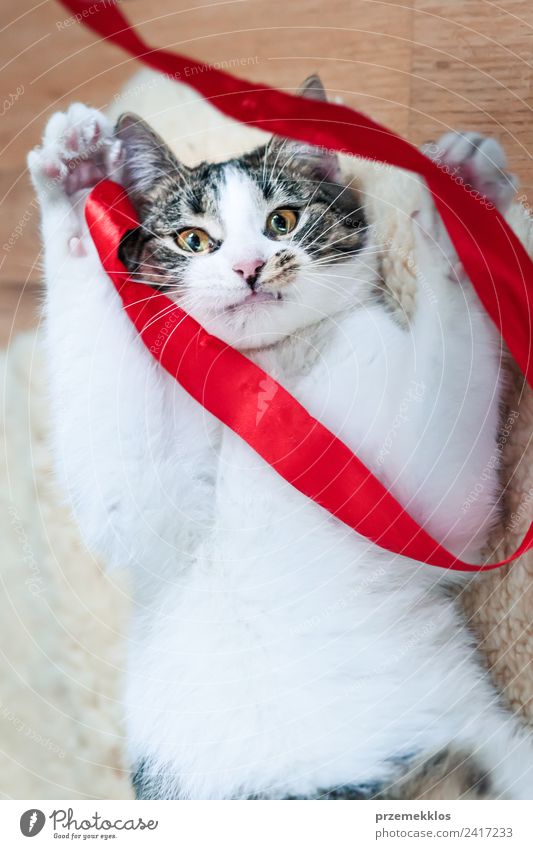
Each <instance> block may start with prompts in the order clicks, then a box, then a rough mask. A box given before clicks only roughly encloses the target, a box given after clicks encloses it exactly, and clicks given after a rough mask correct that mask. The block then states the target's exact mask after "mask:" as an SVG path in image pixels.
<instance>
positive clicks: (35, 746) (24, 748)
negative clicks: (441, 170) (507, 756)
mask: <svg viewBox="0 0 533 849" xmlns="http://www.w3.org/2000/svg"><path fill="white" fill-rule="evenodd" d="M128 110H130V111H134V112H137V113H139V114H141V115H143V117H145V118H146V119H147V120H148V121H150V123H152V125H153V126H154V127H155V128H156V129H157V130H158V131H159V132H160V133H161V135H163V137H164V138H165V139H166V140H167V141H168V143H169V144H171V145H172V146H173V147H174V149H175V150H176V152H177V153H178V155H180V156H181V158H182V159H183V160H184V161H186V162H187V163H188V164H194V163H195V162H197V161H199V160H200V159H212V160H215V159H216V160H221V159H225V158H227V157H228V156H230V155H235V154H237V153H239V152H242V151H244V150H246V149H249V148H250V147H253V146H254V144H257V142H258V141H259V139H260V138H261V134H260V133H258V132H257V131H254V130H251V129H249V128H242V127H240V126H238V125H235V124H233V123H232V122H230V121H229V120H228V119H225V118H223V117H221V116H220V115H219V114H218V113H216V112H215V111H214V110H213V109H212V108H210V107H209V106H208V105H206V104H204V103H203V102H202V101H201V100H200V99H199V98H198V97H197V96H196V95H194V94H193V93H192V92H191V91H190V90H189V89H187V88H186V87H185V86H181V85H178V84H176V83H174V82H171V81H170V80H162V79H161V78H158V77H157V76H156V75H155V74H152V73H150V72H141V73H140V74H138V75H137V76H136V77H135V78H134V79H133V80H132V81H131V83H130V84H129V86H128V87H127V89H126V90H125V91H124V92H123V93H122V94H120V95H119V96H117V98H116V100H115V103H114V104H113V107H112V110H111V112H112V114H113V116H116V115H118V114H119V113H120V112H123V111H128ZM345 168H346V169H347V170H349V171H350V172H351V173H352V176H353V177H354V178H355V179H356V180H358V181H359V182H360V183H361V185H362V186H363V187H365V189H366V192H367V197H369V198H370V199H371V200H370V214H371V217H372V218H373V219H374V221H375V222H376V224H377V226H378V227H379V230H380V236H381V237H382V241H383V243H384V245H385V248H384V253H383V257H382V262H383V269H384V271H385V276H386V280H387V283H388V285H389V288H390V290H391V292H392V295H393V296H394V297H395V298H397V299H398V300H399V301H400V302H401V304H402V307H403V308H404V309H406V310H407V311H409V309H410V307H411V306H412V303H413V301H414V295H415V292H416V277H415V273H414V270H413V264H412V261H411V258H410V251H411V248H412V238H413V237H412V231H411V226H410V213H411V212H412V210H413V209H415V208H416V205H417V198H418V193H419V191H420V185H419V183H418V181H417V180H416V179H414V178H413V177H411V176H410V175H407V174H404V173H401V172H397V171H396V172H395V171H392V170H391V169H388V168H385V167H379V166H373V165H370V164H369V163H365V162H361V163H357V164H356V163H354V162H353V161H351V162H348V161H346V162H345ZM510 220H511V223H512V225H513V226H514V227H515V229H516V231H517V233H518V234H519V236H520V238H521V239H522V240H523V241H524V243H525V244H526V245H527V247H528V250H529V253H530V255H531V254H533V227H532V226H531V220H530V217H529V215H528V213H527V212H526V211H525V210H524V209H523V208H522V207H518V206H517V207H515V208H514V209H513V210H512V212H511V214H510ZM0 363H1V365H0V368H1V371H2V386H3V387H4V396H3V397H4V403H3V405H2V425H3V427H2V439H3V441H4V445H3V446H2V459H1V462H2V478H1V482H0V517H1V527H0V533H1V539H2V557H1V562H0V579H1V581H2V595H1V601H0V650H1V664H2V668H1V673H0V794H1V795H3V796H4V797H6V798H29V799H31V798H35V799H36V798H58V797H63V798H83V797H98V798H117V799H118V798H129V797H130V796H131V789H130V784H129V780H128V776H127V774H126V773H125V771H124V769H123V760H122V751H123V745H122V744H123V738H122V730H121V724H120V704H119V701H118V700H119V694H120V687H121V675H122V671H121V670H122V665H123V658H124V652H125V643H126V638H125V626H126V623H127V613H128V585H127V576H126V575H122V574H119V573H116V572H115V573H113V574H112V575H110V576H109V575H106V574H105V573H104V572H103V570H102V567H101V564H98V563H97V562H95V560H94V559H93V558H92V557H91V555H90V554H89V553H88V552H87V551H85V550H84V548H83V546H82V544H81V543H80V541H79V538H78V535H77V532H76V529H75V528H74V526H73V524H72V521H71V519H70V517H69V511H68V508H67V507H66V506H65V505H64V504H63V503H62V500H61V494H60V493H59V492H58V491H57V489H56V487H55V484H54V482H53V475H52V470H51V459H50V454H49V451H48V439H47V437H48V420H47V403H46V377H45V373H44V369H43V365H42V352H41V347H40V340H39V333H38V332H33V333H28V334H25V335H21V336H19V337H18V338H16V339H15V341H14V342H13V344H12V345H11V346H10V348H9V350H8V351H5V352H4V353H3V354H2V356H1V359H0ZM503 422H504V426H503V429H502V437H501V444H502V446H503V454H504V482H505V484H506V504H507V509H506V516H505V519H504V521H503V522H502V526H501V527H500V528H498V529H496V531H495V533H494V535H493V540H492V543H493V547H494V548H495V549H496V553H497V554H498V556H501V555H504V554H506V553H507V552H510V551H511V549H513V548H514V547H516V545H517V542H518V540H519V539H521V537H522V536H523V534H524V532H525V529H526V526H527V524H528V522H529V519H530V517H531V514H532V512H533V469H532V467H531V459H532V453H531V448H530V441H531V434H532V433H533V398H532V394H531V393H530V392H526V391H524V389H523V386H522V384H521V381H520V378H519V376H518V375H517V374H516V373H515V372H513V374H512V380H511V381H510V389H509V399H508V410H507V411H506V413H505V414H504V417H503ZM505 423H507V424H505ZM532 579H533V556H531V555H530V556H526V557H524V558H522V560H521V561H519V562H516V563H514V564H513V565H512V566H511V567H509V568H507V569H503V570H499V571H497V572H495V573H491V574H488V575H486V576H483V577H475V578H473V579H472V581H470V583H469V587H468V588H467V590H465V591H464V592H463V593H462V599H461V601H462V603H463V604H464V607H465V610H466V612H467V615H468V617H469V619H470V621H471V624H472V627H473V628H474V629H475V630H476V632H477V634H478V635H479V640H480V645H481V648H482V650H483V651H484V652H485V654H486V657H487V661H488V663H489V664H490V666H491V671H492V674H493V676H494V678H495V681H496V682H497V684H498V686H499V687H500V688H501V690H502V692H503V693H504V694H505V696H506V698H507V700H508V702H509V704H510V705H512V707H513V709H515V710H517V711H523V714H524V718H528V719H531V720H533V672H532V670H531V669H530V667H529V662H530V658H531V657H532V654H533V633H532V629H531V619H532V611H533V596H532V589H531V586H532ZM470 783H471V781H470V776H469V772H468V768H467V765H466V766H465V765H464V764H462V763H460V760H459V761H458V760H457V759H456V760H455V761H451V760H450V761H444V762H440V763H438V764H435V765H433V766H432V767H430V768H427V769H425V770H424V771H423V772H422V773H421V774H420V775H419V776H417V777H416V778H414V779H413V780H412V781H411V782H410V783H408V784H407V785H405V786H404V787H403V788H402V790H401V795H403V796H404V797H405V798H415V797H425V798H457V797H458V796H460V795H461V794H462V795H464V796H469V795H475V792H474V791H472V790H471V789H470Z"/></svg>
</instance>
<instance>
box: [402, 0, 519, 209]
mask: <svg viewBox="0 0 533 849" xmlns="http://www.w3.org/2000/svg"><path fill="white" fill-rule="evenodd" d="M532 57H533V4H532V3H531V2H530V0H503V2H484V0H468V2H467V3H465V2H455V0H453V2H450V0H414V4H413V66H412V84H411V111H410V121H409V135H410V137H411V139H412V140H413V141H415V142H418V143H420V142H422V141H425V140H427V139H430V138H436V137H438V135H440V133H442V132H444V131H446V130H448V129H450V128H454V129H474V130H480V131H481V132H484V133H491V134H493V135H494V136H495V137H497V138H498V139H499V140H500V141H501V142H502V143H503V144H504V146H505V149H506V150H507V152H508V155H509V160H510V166H511V170H512V171H514V172H515V173H517V174H518V175H519V177H520V179H521V184H522V189H523V191H524V192H525V193H529V194H531V192H532V190H533V161H532V158H531V148H532V140H533V136H532V133H533V121H532V115H531V107H532V105H533V92H532V73H533V66H532V63H531V58H532Z"/></svg>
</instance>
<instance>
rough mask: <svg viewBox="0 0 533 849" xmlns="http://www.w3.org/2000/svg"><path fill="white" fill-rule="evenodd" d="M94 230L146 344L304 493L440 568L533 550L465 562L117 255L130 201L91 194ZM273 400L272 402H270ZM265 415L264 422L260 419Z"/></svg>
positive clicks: (531, 535) (287, 399)
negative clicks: (139, 279) (150, 289)
mask: <svg viewBox="0 0 533 849" xmlns="http://www.w3.org/2000/svg"><path fill="white" fill-rule="evenodd" d="M85 211H86V217H87V223H88V226H89V229H90V232H91V235H92V238H93V240H94V243H95V245H96V248H97V250H98V253H99V256H100V259H101V262H102V265H103V266H104V268H105V270H106V271H107V273H108V274H109V276H110V278H111V280H112V281H113V283H114V285H115V287H116V289H117V292H118V293H119V295H120V297H121V299H122V303H123V305H124V310H125V311H126V313H127V315H128V316H129V318H130V320H131V321H132V323H133V324H134V325H135V327H136V329H137V331H138V333H139V335H140V337H141V339H142V341H143V342H144V344H145V345H146V347H147V348H148V350H149V351H150V352H151V354H152V355H153V356H154V357H155V358H156V359H157V360H158V361H159V363H160V364H161V365H162V366H163V368H165V369H166V370H167V371H168V372H169V374H171V375H172V377H174V378H175V379H176V380H177V381H178V382H179V383H180V384H181V386H183V388H184V389H185V390H186V391H187V392H188V393H189V394H190V395H191V396H192V397H193V398H194V399H195V400H196V401H198V403H200V404H202V406H203V407H204V408H205V409H206V410H208V411H209V412H210V413H212V414H213V415H214V416H216V417H217V418H218V419H219V420H220V421H221V422H223V424H225V425H226V426H227V427H229V428H231V429H232V430H233V431H234V432H235V433H237V434H238V435H239V436H240V437H241V438H242V439H243V440H244V441H245V442H247V443H248V445H249V446H250V447H251V448H253V449H254V451H256V452H257V454H259V455H260V456H261V457H263V459H264V460H266V462H267V463H269V465H270V466H272V468H273V469H275V470H276V472H277V473H278V474H279V475H281V477H283V478H284V479H285V480H286V481H287V482H288V483H290V484H291V485H292V486H293V487H295V488H296V489H297V490H299V491H300V492H301V493H303V494H304V495H306V496H307V497H308V498H311V499H312V500H313V501H315V502H316V503H317V504H320V506H321V507H323V508H325V509H326V510H328V511H329V512H330V513H331V514H332V515H333V516H336V517H337V518H338V519H340V520H341V521H342V522H344V523H345V524H346V525H348V526H349V527H350V528H352V529H353V530H354V531H357V533H359V534H361V535H363V536H365V537H367V538H368V539H369V540H371V541H372V542H373V543H375V544H376V545H379V546H380V547H382V548H385V549H387V550H388V551H391V552H394V553H396V554H402V555H404V556H408V557H412V558H413V559H415V560H420V561H422V562H424V563H429V564H432V565H433V566H441V567H443V568H448V569H461V570H466V571H479V570H482V569H494V568H496V567H498V566H503V565H504V563H508V562H510V560H512V559H513V557H517V556H518V555H519V554H521V553H522V552H524V551H526V550H527V549H528V548H529V547H530V546H531V545H533V528H530V529H529V532H528V534H527V536H526V538H525V539H524V542H523V543H522V545H521V546H520V548H519V550H518V551H517V552H516V553H515V554H514V555H513V556H512V557H509V558H507V559H506V560H502V561H500V562H499V563H493V564H490V565H483V566H476V565H473V564H470V563H466V562H464V561H462V560H460V559H459V558H456V557H455V556H454V555H453V554H451V553H450V552H449V551H447V550H446V549H445V548H444V547H443V546H441V545H440V544H439V543H438V542H436V541H435V540H434V539H432V537H431V536H430V535H429V534H428V533H427V532H426V531H425V530H424V529H423V528H422V527H420V525H419V524H418V523H417V522H416V521H415V520H414V519H413V518H412V517H411V516H410V515H409V514H408V513H407V512H406V511H405V510H404V508H403V507H402V506H401V504H399V502H398V501H397V500H396V499H395V498H394V497H393V496H392V495H391V493H390V492H389V491H388V490H387V489H386V488H385V487H384V486H383V484H381V483H380V481H379V480H378V479H377V478H376V477H375V476H374V475H373V474H372V473H371V472H370V471H369V470H368V469H367V468H366V466H365V465H364V464H363V463H362V462H361V461H360V460H359V459H358V458H357V457H356V456H355V455H354V454H353V453H352V452H351V451H350V449H349V448H348V447H347V446H346V445H345V444H344V443H343V442H342V441H341V440H340V439H338V438H337V437H336V436H335V435H334V434H333V433H331V431H329V430H328V429H327V428H326V427H324V425H322V424H321V423H320V422H319V421H317V419H315V418H313V416H311V415H310V414H309V413H308V412H307V411H306V410H305V409H304V407H302V405H301V404H300V403H299V402H298V401H297V400H296V399H295V398H294V397H293V396H292V395H290V394H289V393H288V392H287V391H286V390H285V389H284V388H283V386H281V385H280V384H279V383H277V381H275V380H274V379H273V378H272V377H270V376H269V375H268V374H266V372H264V371H263V370H262V369H261V368H259V366H257V365H255V364H254V363H253V362H252V361H251V360H249V359H248V358H247V357H245V356H244V355H243V354H241V353H239V351H236V350H235V349H234V348H232V347H231V346H230V345H227V344H226V343H225V342H222V340H220V339H218V338H217V337H216V336H212V335H211V334H210V333H207V331H206V330H204V329H203V327H201V325H200V324H198V322H197V321H196V320H195V319H194V318H192V316H190V315H188V313H186V312H184V310H182V309H181V308H180V307H178V306H177V305H176V304H174V302H173V301H171V300H170V298H167V296H166V295H163V294H160V293H157V292H154V294H153V295H151V296H150V297H147V287H146V285H144V284H142V283H136V282H134V281H133V280H131V278H129V276H128V272H127V270H126V268H125V267H124V265H123V264H122V263H121V261H120V260H119V258H118V247H119V244H120V241H121V239H122V238H123V236H124V235H125V234H126V233H127V232H128V230H131V229H132V228H134V227H136V226H137V225H138V220H137V216H136V213H135V210H134V209H133V207H132V205H131V203H130V201H129V200H128V197H127V195H126V193H125V191H124V189H122V188H121V186H119V185H117V183H113V182H111V181H110V180H105V181H103V182H101V183H99V184H98V185H97V186H96V187H95V188H94V189H93V191H92V192H91V194H90V195H89V198H88V200H87V205H86V210H85ZM265 387H266V389H267V394H268V403H266V404H261V400H260V399H261V398H262V397H263V396H264V395H265ZM258 411H261V415H258Z"/></svg>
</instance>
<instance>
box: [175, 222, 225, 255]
mask: <svg viewBox="0 0 533 849" xmlns="http://www.w3.org/2000/svg"><path fill="white" fill-rule="evenodd" d="M176 244H177V246H178V248H181V249H182V251H187V253H190V254H204V253H207V252H208V251H212V250H213V248H214V247H215V245H214V242H213V241H212V240H211V237H210V235H209V233H206V232H205V230H202V229H201V228H200V227H187V228H186V229H185V230H180V232H179V233H177V234H176Z"/></svg>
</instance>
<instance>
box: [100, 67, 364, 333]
mask: <svg viewBox="0 0 533 849" xmlns="http://www.w3.org/2000/svg"><path fill="white" fill-rule="evenodd" d="M304 85H305V87H304V91H303V93H304V94H305V95H306V96H308V97H324V96H325V95H324V93H323V88H322V86H321V84H320V81H319V80H318V79H317V78H316V77H313V78H310V79H309V80H308V81H307V82H306V84H304ZM116 133H117V135H118V136H119V137H120V138H121V139H122V141H123V143H124V145H125V148H126V187H127V189H128V191H129V193H130V196H131V197H132V200H133V202H134V203H135V204H136V206H137V209H138V212H139V216H140V221H141V226H140V227H139V228H138V229H136V230H134V231H132V232H131V233H130V234H129V235H128V236H127V237H126V238H125V239H124V240H123V243H122V245H121V249H120V256H121V259H122V261H123V262H124V263H125V265H126V267H127V268H128V269H129V271H130V272H132V273H133V275H134V276H135V277H136V279H138V280H142V281H144V282H147V283H149V284H151V285H154V286H158V287H160V288H161V290H162V291H165V292H166V293H167V294H168V295H169V296H170V297H172V298H173V299H174V300H175V301H176V302H177V303H178V304H179V305H180V306H182V307H183V308H184V309H185V310H186V311H187V312H189V313H190V314H191V315H192V316H193V317H194V318H196V319H197V320H198V321H199V322H200V323H201V324H203V325H204V327H206V329H208V330H209V331H210V332H211V333H214V334H215V335H217V336H220V337H221V338H222V339H224V340H225V341H226V342H229V343H230V344H232V345H235V346H236V347H239V348H241V349H247V348H248V349H249V348H255V347H261V346H265V345H271V344H275V343H276V342H278V341H280V340H281V339H282V338H284V337H286V336H288V335H290V334H294V333H297V332H298V331H299V330H301V329H303V328H304V327H306V326H309V325H311V324H315V323H317V322H318V321H320V320H321V319H323V318H325V317H327V316H335V315H337V314H338V313H339V312H340V311H342V310H344V309H346V308H348V307H350V306H351V305H355V304H357V303H361V302H363V301H364V300H365V299H366V298H367V297H368V293H369V290H370V288H371V285H372V281H373V279H374V277H375V273H376V272H375V256H374V252H373V251H372V250H371V246H369V244H368V241H369V240H368V235H367V227H366V223H365V218H364V214H363V209H362V206H361V200H360V197H359V196H358V195H357V193H356V192H355V191H354V190H353V189H351V188H350V187H349V186H346V185H344V184H343V183H342V181H341V175H340V170H339V167H338V161H337V157H336V155H335V154H334V153H332V152H331V151H326V150H322V149H320V148H314V147H310V146H308V145H303V144H298V143H297V142H291V141H288V140H283V139H278V138H273V139H272V140H271V141H269V143H268V144H266V145H265V146H263V147H261V148H258V149H257V150H254V151H253V152H251V153H249V154H246V155H244V156H242V157H240V158H238V159H233V160H230V161H228V162H224V163H218V164H208V163H202V164H200V165H198V166H197V167H196V168H187V167H185V166H184V165H183V164H181V163H180V162H178V161H177V159H176V158H175V157H174V155H173V153H172V152H171V151H170V150H169V148H168V147H167V146H166V145H165V143H164V142H163V141H162V140H161V138H159V137H158V136H157V135H156V134H155V133H154V132H153V131H152V130H151V129H150V127H148V125H147V124H145V123H144V122H143V121H141V120H140V119H139V118H137V117H136V116H134V115H123V116H122V117H121V118H120V120H119V122H118V125H117V129H116Z"/></svg>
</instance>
